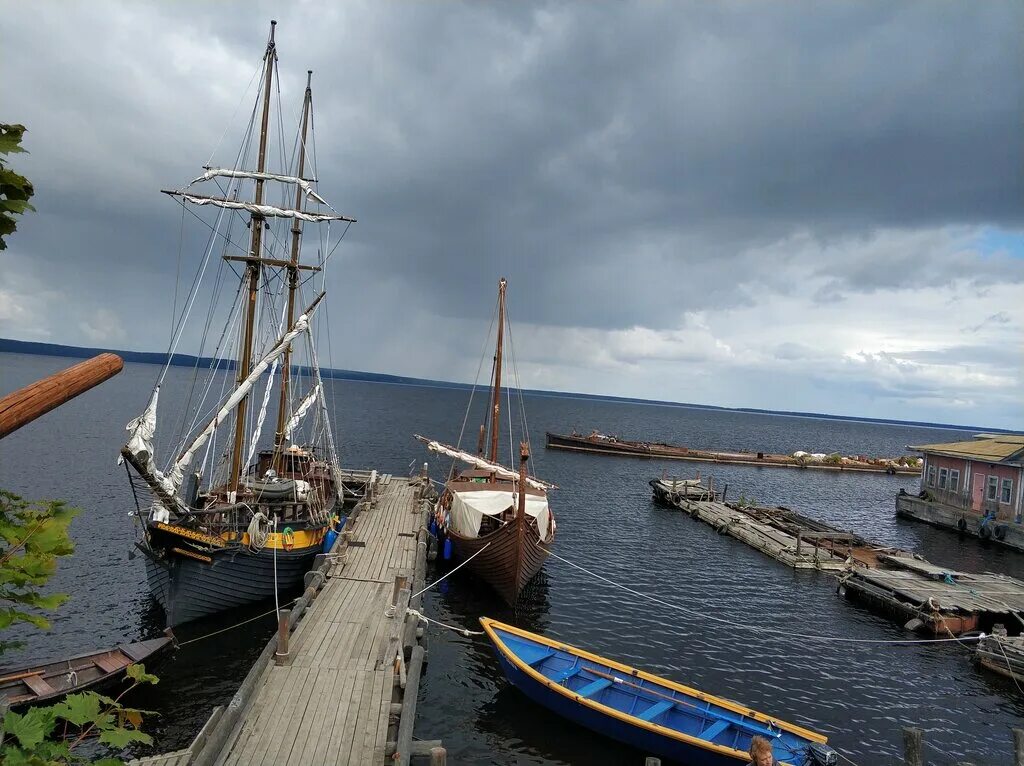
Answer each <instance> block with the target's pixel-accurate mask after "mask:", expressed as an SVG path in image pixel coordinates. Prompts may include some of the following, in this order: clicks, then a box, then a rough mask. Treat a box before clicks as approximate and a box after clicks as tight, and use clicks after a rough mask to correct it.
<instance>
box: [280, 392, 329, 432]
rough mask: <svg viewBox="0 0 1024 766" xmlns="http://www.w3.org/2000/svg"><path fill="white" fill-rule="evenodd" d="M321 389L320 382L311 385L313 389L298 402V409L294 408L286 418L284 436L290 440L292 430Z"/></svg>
mask: <svg viewBox="0 0 1024 766" xmlns="http://www.w3.org/2000/svg"><path fill="white" fill-rule="evenodd" d="M322 390H323V387H322V386H321V384H320V383H317V384H316V385H315V386H313V389H312V390H311V391H310V392H309V393H308V394H306V397H305V398H304V399H303V400H302V403H301V404H299V407H298V409H296V410H295V413H294V414H293V415H292V416H291V417H290V418H288V422H287V423H285V426H284V438H286V439H288V440H289V441H291V438H292V431H294V430H295V428H296V426H298V425H299V423H300V422H301V421H302V418H303V416H304V415H305V414H306V412H307V411H308V410H309V408H310V407H312V406H313V404H314V402H316V400H317V397H319V396H320V392H321V391H322Z"/></svg>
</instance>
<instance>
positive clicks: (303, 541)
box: [221, 525, 327, 550]
mask: <svg viewBox="0 0 1024 766" xmlns="http://www.w3.org/2000/svg"><path fill="white" fill-rule="evenodd" d="M278 526H279V527H280V525H278ZM326 536H327V527H318V528H316V529H297V530H295V531H294V532H291V533H290V534H289V535H288V537H289V540H288V545H287V546H286V545H285V544H284V542H283V540H282V538H283V537H284V532H271V533H270V534H269V535H267V542H266V544H265V545H264V546H263V547H264V548H270V549H274V548H277V549H278V550H303V549H305V548H318V547H320V546H322V545H323V542H324V538H325V537H326ZM221 537H222V538H223V539H224V540H228V541H230V540H235V539H238V538H237V536H236V535H235V534H234V533H231V532H225V533H223V534H222V535H221ZM248 544H249V533H248V532H243V533H242V545H248Z"/></svg>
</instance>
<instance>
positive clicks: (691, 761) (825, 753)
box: [480, 617, 838, 766]
mask: <svg viewBox="0 0 1024 766" xmlns="http://www.w3.org/2000/svg"><path fill="white" fill-rule="evenodd" d="M480 623H481V624H482V625H483V628H484V631H485V632H486V633H487V636H488V638H490V640H491V642H492V643H493V644H494V647H495V650H496V651H497V655H498V661H499V662H500V663H501V667H502V670H503V671H504V673H505V675H506V677H507V678H508V680H509V682H511V683H512V685H513V686H515V687H516V688H518V689H519V690H520V691H522V692H523V693H524V694H526V696H528V697H529V698H530V699H532V700H534V701H535V702H538V703H540V704H541V705H544V706H545V707H547V708H548V709H549V710H552V711H553V712H555V713H558V714H559V715H562V716H564V717H565V718H568V719H569V720H571V721H574V722H575V723H578V724H580V725H581V726H585V727H587V728H588V729H592V730H593V731H596V732H598V733H600V734H603V735H605V736H608V737H611V738H613V739H616V740H618V741H620V742H623V743H625V744H627V745H630V746H632V747H635V748H637V749H638V750H641V751H643V752H644V753H647V754H653V755H657V756H660V757H663V758H670V759H672V760H674V761H678V762H680V763H684V764H687V766H736V764H745V763H748V762H749V760H750V757H749V755H748V754H747V753H748V750H749V748H750V741H751V739H752V738H753V737H754V736H762V737H764V738H766V739H767V740H768V741H769V742H771V744H772V752H773V753H774V755H775V757H776V758H777V759H778V760H779V762H780V763H782V764H788V765H789V766H834V765H835V764H836V763H838V756H837V753H836V752H835V751H834V750H833V749H832V748H830V747H828V746H827V745H826V744H825V743H826V741H827V740H826V737H825V736H823V735H821V734H818V733H816V732H813V731H810V730H808V729H804V728H802V727H800V726H797V725H795V724H791V723H785V722H784V721H779V720H776V719H774V718H771V717H770V716H767V715H765V714H764V713H759V712H757V711H755V710H751V709H749V708H746V707H744V706H743V705H739V704H737V703H735V702H731V701H729V700H726V699H722V698H720V697H714V696H712V695H710V694H705V693H704V692H701V691H698V690H696V689H691V688H690V687H687V686H683V685H682V684H677V683H675V682H673V681H669V680H667V679H664V678H659V677H657V676H653V675H651V674H649V673H644V672H643V671H641V670H636V669H635V668H631V667H628V666H626V665H622V664H620V663H618V662H615V661H613V660H608V659H605V658H603V657H599V656H597V655H595V654H591V653H589V652H586V651H583V650H582V649H577V648H575V647H572V646H568V645H566V644H562V643H560V642H557V641H552V640H551V639H548V638H545V637H544V636H540V635H537V634H536V633H530V632H529V631H526V630H522V629H520V628H516V627H513V626H511V625H506V624H505V623H501V622H497V621H496V620H492V619H489V618H487V617H481V618H480Z"/></svg>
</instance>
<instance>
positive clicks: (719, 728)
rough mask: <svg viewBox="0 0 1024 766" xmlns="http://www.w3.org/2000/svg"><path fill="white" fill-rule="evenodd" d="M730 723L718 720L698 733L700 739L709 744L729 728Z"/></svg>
mask: <svg viewBox="0 0 1024 766" xmlns="http://www.w3.org/2000/svg"><path fill="white" fill-rule="evenodd" d="M730 723H732V722H731V721H725V720H718V721H715V722H714V723H713V724H711V726H709V727H708V728H707V729H705V730H704V731H702V732H701V733H700V738H701V739H706V740H707V741H708V742H711V741H712V740H713V739H714V738H715V737H717V736H718V735H719V734H721V733H722V732H723V731H725V730H726V729H728V728H729V724H730Z"/></svg>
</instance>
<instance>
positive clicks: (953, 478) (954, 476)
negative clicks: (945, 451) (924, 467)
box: [949, 468, 960, 492]
mask: <svg viewBox="0 0 1024 766" xmlns="http://www.w3.org/2000/svg"><path fill="white" fill-rule="evenodd" d="M959 489H960V472H959V471H958V470H957V469H955V468H953V469H952V470H950V472H949V491H950V492H956V491H957V490H959Z"/></svg>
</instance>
